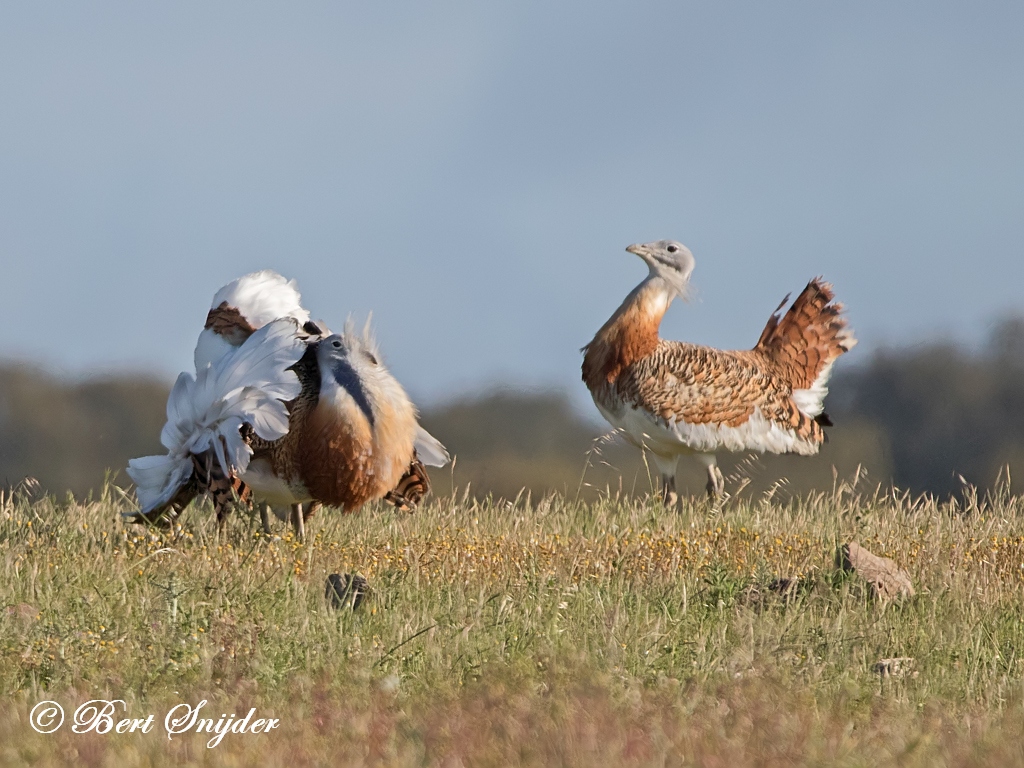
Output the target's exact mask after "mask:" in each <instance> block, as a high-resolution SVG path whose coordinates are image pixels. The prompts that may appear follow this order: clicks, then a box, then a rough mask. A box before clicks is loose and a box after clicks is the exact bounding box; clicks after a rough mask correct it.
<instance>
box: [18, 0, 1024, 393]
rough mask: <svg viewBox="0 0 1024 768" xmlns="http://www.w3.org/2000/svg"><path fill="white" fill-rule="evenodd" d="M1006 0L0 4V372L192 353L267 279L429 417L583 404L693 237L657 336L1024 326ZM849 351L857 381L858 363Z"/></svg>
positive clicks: (82, 367) (733, 339)
mask: <svg viewBox="0 0 1024 768" xmlns="http://www.w3.org/2000/svg"><path fill="white" fill-rule="evenodd" d="M1022 35H1024V4H1021V3H985V4H977V3H961V4H946V3H938V2H921V3H898V4H897V3H891V2H884V3H856V4H845V5H843V6H840V5H839V4H832V3H829V4H826V3H816V2H807V3H760V2H758V3H704V4H699V5H692V4H687V3H679V2H666V3H649V4H643V3H633V2H631V3H615V4H613V3H596V2H557V3H552V2H516V3H505V4H499V3H438V4H427V3H365V2H363V3H357V4H341V3H320V4H318V3H303V4H296V3H280V4H274V5H269V4H263V3H254V2H244V3H241V2H240V3H216V4H211V3H206V2H202V3H200V2H194V3H187V2H176V3H173V4H171V3H161V4H157V3H146V4H142V3H123V4H113V3H79V4H71V3H63V4H56V3H52V4H47V5H44V4H41V3H34V4H28V3H24V4H14V3H4V4H2V5H0V264H2V273H0V274H2V276H3V277H2V279H3V288H4V291H3V300H2V302H0V357H15V358H23V359H31V360H36V361H41V362H43V363H44V364H46V365H48V366H49V367H51V368H53V369H55V370H59V371H67V372H69V373H81V372H101V371H104V370H108V369H123V368H132V369H149V370H155V371H158V372H161V373H164V374H166V375H167V376H168V377H170V376H171V375H173V374H174V373H175V372H177V371H178V370H181V369H184V368H186V367H188V366H189V365H190V361H191V354H192V347H193V345H194V343H195V339H196V336H197V334H198V331H199V329H200V327H201V324H202V322H203V319H204V317H205V312H206V309H207V307H208V304H209V301H210V298H211V297H212V295H213V293H214V291H215V290H216V289H217V288H218V287H219V286H220V285H222V284H223V283H225V282H226V281H228V280H230V279H232V278H234V277H236V276H238V275H240V274H242V273H244V272H248V271H252V270H254V269H260V268H265V267H273V268H275V269H278V270H280V271H281V272H283V273H285V274H287V275H288V276H290V277H294V278H296V279H297V280H298V281H299V287H300V289H301V290H302V292H303V295H304V298H305V303H306V305H307V306H308V307H309V309H310V310H311V311H312V313H313V315H314V316H318V317H320V318H322V319H324V320H326V321H327V322H328V323H329V324H331V325H334V326H340V325H341V324H342V322H343V320H344V318H345V316H346V315H347V314H348V313H349V312H354V313H356V314H357V315H360V316H363V315H365V313H366V312H368V311H370V310H372V311H373V313H374V318H375V324H376V326H377V329H378V335H379V337H380V340H381V343H382V347H383V349H384V352H385V355H386V357H387V359H388V361H389V363H390V364H391V367H392V369H393V370H394V371H395V372H396V374H397V375H398V376H399V377H400V379H401V380H402V381H403V382H404V383H405V384H406V385H407V387H408V388H409V389H410V390H411V391H412V392H413V393H414V394H416V395H418V396H419V397H420V398H421V399H423V400H425V401H430V400H433V399H438V398H444V397H446V396H448V395H451V394H454V393H457V392H461V391H464V390H467V389H471V388H474V387H477V386H481V385H485V384H488V383H493V382H505V383H507V384H515V383H520V382H525V383H533V384H554V385H557V386H563V387H567V388H571V389H572V390H573V391H576V392H577V394H581V393H582V385H579V384H577V381H578V370H579V368H578V366H579V353H578V349H579V347H580V346H582V345H583V344H585V343H586V342H587V341H588V340H589V339H590V337H591V336H592V335H593V332H594V331H595V330H596V329H597V327H598V326H599V325H600V324H601V323H602V322H603V321H604V320H605V319H606V318H607V316H608V315H609V314H610V313H611V311H612V310H613V309H614V308H615V307H616V306H617V304H618V302H619V301H620V300H621V299H622V297H623V296H624V295H625V293H626V292H627V291H628V290H629V289H630V288H631V287H632V286H633V285H634V284H635V283H637V282H638V281H639V280H640V279H641V278H642V277H643V276H644V274H645V268H644V266H643V265H642V263H641V262H640V261H639V259H637V258H636V257H634V256H631V255H629V254H627V253H625V252H624V250H623V249H624V248H625V247H626V246H627V245H629V244H630V243H633V242H638V241H647V240H655V239H660V238H674V239H678V240H681V241H683V242H684V243H686V244H687V245H689V246H690V247H691V249H692V250H693V252H694V254H695V256H696V259H697V267H696V270H695V272H694V276H693V283H694V285H695V287H696V289H697V299H696V301H694V302H693V303H691V304H689V305H684V304H677V305H675V306H673V308H672V309H671V311H670V313H669V316H668V317H667V318H666V321H665V323H664V325H663V333H664V335H666V336H669V337H673V338H681V339H687V340H691V341H696V342H702V343H707V344H713V345H716V346H724V347H743V346H749V345H750V344H752V343H753V342H754V341H755V340H756V338H757V335H758V333H759V332H760V330H761V327H762V326H763V324H764V321H765V320H766V318H767V316H768V314H769V312H770V311H771V310H772V309H774V308H775V306H776V304H777V303H778V302H779V301H780V300H781V298H782V296H783V295H785V294H786V293H787V292H790V291H798V290H799V289H800V288H801V287H802V286H803V285H804V284H805V282H806V281H807V279H808V278H810V277H812V276H814V275H817V274H823V275H825V277H826V278H828V279H830V280H831V281H833V282H834V283H835V285H836V289H837V292H838V294H839V296H840V298H841V299H843V300H844V301H845V302H846V304H847V306H848V308H849V313H850V317H851V321H852V323H853V325H854V327H855V329H856V330H857V331H858V335H859V336H860V337H861V338H862V339H863V340H864V344H863V345H862V346H861V347H859V348H858V349H857V350H856V353H855V354H854V355H851V356H850V357H851V359H852V358H855V357H856V356H857V355H863V356H864V357H866V356H867V355H868V354H869V353H870V350H871V349H872V348H874V347H877V345H879V344H883V343H910V342H914V341H916V340H920V339H923V338H928V337H932V336H934V335H936V334H944V335H950V336H952V337H954V338H957V339H961V340H963V341H965V342H967V343H971V342H976V341H977V340H979V339H981V338H983V336H984V334H985V332H986V328H987V327H988V325H989V324H990V323H991V321H992V320H993V318H995V317H996V316H998V315H999V314H1000V313H1005V312H1010V311H1024V294H1022V287H1024V279H1022V278H1024V265H1022V262H1021V243H1022V240H1024V45H1022V44H1021V40H1022ZM851 362H853V360H851Z"/></svg>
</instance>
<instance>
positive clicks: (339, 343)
mask: <svg viewBox="0 0 1024 768" xmlns="http://www.w3.org/2000/svg"><path fill="white" fill-rule="evenodd" d="M331 346H332V347H334V348H335V349H341V342H340V341H339V340H338V339H335V340H334V341H332V342H331Z"/></svg>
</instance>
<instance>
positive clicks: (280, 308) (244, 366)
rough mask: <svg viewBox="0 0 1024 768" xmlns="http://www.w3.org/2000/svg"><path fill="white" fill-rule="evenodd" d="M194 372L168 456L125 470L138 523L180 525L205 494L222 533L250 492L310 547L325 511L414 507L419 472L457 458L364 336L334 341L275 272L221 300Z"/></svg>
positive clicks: (251, 279)
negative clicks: (317, 513) (376, 502)
mask: <svg viewBox="0 0 1024 768" xmlns="http://www.w3.org/2000/svg"><path fill="white" fill-rule="evenodd" d="M195 364H196V374H195V376H193V375H192V374H190V373H182V374H181V375H180V376H179V377H178V380H177V382H176V383H175V385H174V388H173V390H172V391H171V395H170V397H169V398H168V402H167V424H166V425H165V426H164V429H163V432H162V433H161V441H162V442H163V444H164V447H165V448H167V450H168V453H167V454H166V455H163V456H146V457H143V458H140V459H133V460H132V461H131V462H129V466H128V474H129V475H130V476H131V478H132V479H133V480H134V481H135V483H136V485H137V493H138V497H139V506H140V508H141V510H140V512H139V513H138V514H137V515H132V516H131V517H133V518H134V519H138V520H145V521H155V520H158V519H160V518H162V517H166V516H172V517H173V516H174V515H176V514H178V512H180V510H181V509H183V508H184V507H185V506H186V505H187V504H188V503H189V502H190V501H191V500H192V499H193V498H194V497H195V496H196V495H197V494H198V493H200V492H202V491H209V492H210V493H211V495H212V496H213V499H214V504H215V506H216V509H217V517H218V521H220V522H223V520H224V519H225V516H226V514H227V513H228V511H229V510H230V505H231V503H232V502H233V501H234V500H235V499H239V500H241V501H243V502H247V501H249V500H250V498H251V497H252V496H253V495H255V496H256V497H257V498H259V499H261V500H263V501H265V502H266V503H268V504H271V505H274V506H276V507H279V508H280V507H290V508H291V514H292V521H293V524H294V525H295V527H296V532H297V533H298V535H300V536H301V535H302V533H303V528H304V521H305V519H306V518H308V516H309V514H311V513H312V510H313V509H315V508H316V507H317V506H319V505H320V504H329V505H331V506H337V507H341V508H343V509H344V510H345V511H354V510H356V509H358V508H359V507H360V506H362V505H363V504H365V503H366V502H367V501H371V500H373V499H379V498H386V499H388V500H389V501H391V502H392V503H394V504H395V505H396V506H401V507H409V506H415V505H416V503H418V501H419V500H420V499H421V498H422V496H423V495H424V494H425V493H426V491H427V490H428V488H429V481H428V479H427V474H426V471H425V469H424V467H423V463H426V464H431V465H435V466H443V465H444V464H446V463H447V461H448V453H447V452H446V451H445V449H444V446H443V445H441V443H439V442H438V441H437V440H436V439H435V438H433V437H432V436H431V435H430V434H428V433H427V432H426V431H425V430H424V429H423V428H422V427H420V426H419V423H418V422H417V419H416V409H415V407H414V406H413V404H412V402H411V401H410V399H409V397H408V395H407V394H406V393H405V390H404V389H403V388H402V386H401V384H399V383H398V381H397V380H396V379H395V378H394V376H392V375H391V373H390V372H389V371H388V370H387V368H385V367H384V365H383V363H382V361H381V357H380V352H379V350H378V349H377V345H376V343H375V342H374V340H373V338H372V336H371V335H370V332H369V327H368V326H367V327H366V328H364V329H363V330H362V331H357V330H356V329H355V328H354V327H353V326H352V325H351V324H350V325H349V326H347V327H346V329H345V332H344V333H342V334H332V333H330V331H329V330H327V329H326V327H324V326H323V325H322V324H320V323H316V322H312V321H311V320H310V319H309V313H308V312H307V311H306V310H305V309H303V308H302V305H301V303H300V297H299V293H298V291H297V289H296V287H295V284H294V282H290V281H287V280H285V278H283V277H282V276H281V275H279V274H277V273H276V272H272V271H269V270H268V271H263V272H256V273H253V274H250V275H246V276H244V277H241V278H239V279H238V280H235V281H233V282H231V283H229V284H228V285H226V286H224V287H223V288H222V289H221V290H220V291H218V292H217V294H216V295H215V296H214V299H213V304H212V306H211V309H210V311H209V313H208V315H207V318H206V325H205V327H204V329H203V331H202V332H201V333H200V336H199V342H198V344H197V345H196V350H195ZM303 505H305V510H304V509H303ZM264 525H266V520H264Z"/></svg>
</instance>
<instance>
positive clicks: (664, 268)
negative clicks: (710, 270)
mask: <svg viewBox="0 0 1024 768" xmlns="http://www.w3.org/2000/svg"><path fill="white" fill-rule="evenodd" d="M626 250H627V251H629V252H630V253H635V254H636V255H637V256H639V257H640V258H641V259H643V260H644V261H645V262H647V266H648V267H650V268H651V276H652V277H660V278H662V279H664V280H665V281H666V282H668V283H669V284H670V285H671V286H672V287H673V288H675V289H676V292H677V293H679V294H680V295H682V296H685V295H686V285H687V283H688V282H689V280H690V273H691V272H693V266H694V260H693V254H692V253H690V249H689V248H687V247H686V246H685V245H683V244H682V243H677V242H676V241H675V240H658V241H656V242H653V243H642V244H641V243H637V244H635V245H631V246H629V248H627V249H626Z"/></svg>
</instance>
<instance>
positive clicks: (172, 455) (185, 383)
mask: <svg viewBox="0 0 1024 768" xmlns="http://www.w3.org/2000/svg"><path fill="white" fill-rule="evenodd" d="M305 351H306V343H305V340H304V337H303V336H302V334H301V333H300V331H299V327H298V325H297V323H296V322H295V320H293V319H291V318H282V319H280V320H275V321H274V322H272V323H270V324H268V325H265V326H263V327H262V328H260V329H258V330H257V331H255V332H254V333H253V334H252V335H251V336H250V337H249V338H248V339H246V341H245V342H244V343H243V344H242V345H241V346H240V347H233V348H231V349H230V350H228V351H227V352H226V353H225V354H224V355H223V356H222V357H220V358H219V359H218V360H216V361H215V362H213V363H210V364H208V365H206V366H205V367H204V368H202V369H200V370H199V371H198V372H197V373H196V375H195V376H192V374H190V373H182V374H181V375H180V376H178V380H177V381H176V382H175V383H174V388H173V389H172V390H171V394H170V397H169V398H168V399H167V423H166V424H165V425H164V428H163V431H162V432H161V433H160V442H161V443H163V445H164V447H165V448H166V449H167V455H166V456H144V457H142V458H140V459H132V460H131V461H130V462H129V463H128V475H129V477H131V478H132V480H134V481H135V484H136V486H137V494H138V497H139V506H140V507H141V508H142V512H143V513H148V512H150V511H152V510H153V509H155V508H157V507H159V506H162V505H166V504H167V503H168V502H169V501H170V500H172V499H173V498H174V497H175V496H176V495H177V493H178V491H179V490H180V489H181V487H182V486H183V485H184V483H186V482H187V481H188V480H189V478H191V476H192V471H193V463H192V456H196V455H200V454H203V453H206V452H207V451H212V452H213V454H214V455H215V456H216V458H217V462H218V464H219V465H220V468H221V469H222V470H223V472H224V474H225V475H226V476H228V477H235V476H236V475H237V474H240V473H242V472H244V471H245V469H246V468H247V467H248V466H249V458H250V457H251V455H252V449H251V448H250V447H249V443H248V440H247V437H246V435H247V434H251V433H255V434H256V435H258V436H259V437H261V438H263V439H264V440H268V441H270V440H277V439H279V438H281V437H284V435H285V434H287V432H288V408H287V405H286V403H287V402H288V401H290V400H294V399H295V398H296V397H298V395H299V393H300V391H301V389H302V385H301V383H300V382H299V377H298V376H297V375H296V374H295V372H294V371H293V370H292V366H293V365H295V363H297V362H298V361H299V358H301V357H302V355H303V354H304V353H305Z"/></svg>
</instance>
